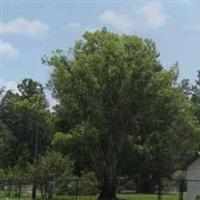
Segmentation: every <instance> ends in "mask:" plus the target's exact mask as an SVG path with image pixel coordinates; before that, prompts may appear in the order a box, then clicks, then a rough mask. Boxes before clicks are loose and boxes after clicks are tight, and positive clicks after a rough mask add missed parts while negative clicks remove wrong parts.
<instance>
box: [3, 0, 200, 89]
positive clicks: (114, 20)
mask: <svg viewBox="0 0 200 200" xmlns="http://www.w3.org/2000/svg"><path fill="white" fill-rule="evenodd" d="M0 1H1V13H0V14H1V19H0V21H1V31H0V42H1V52H0V54H1V71H0V73H1V74H0V80H1V84H3V85H6V87H7V88H9V89H15V88H16V84H17V83H19V82H20V81H21V80H22V79H23V78H25V77H29V78H33V79H35V80H37V81H40V82H41V83H43V84H45V83H46V82H47V81H48V79H49V72H50V70H49V68H48V67H46V66H43V65H42V64H41V59H40V58H41V56H42V55H44V54H47V55H49V54H50V52H51V51H52V50H55V49H57V48H59V49H65V50H67V49H68V47H70V46H72V45H73V44H74V42H75V41H76V40H77V39H79V38H80V37H81V35H82V34H83V33H84V31H86V30H89V31H94V30H96V29H98V28H101V27H103V26H105V27H107V28H108V29H109V30H111V31H114V32H117V33H125V34H137V35H139V36H141V37H148V38H151V39H153V40H154V41H155V42H156V45H157V49H158V51H159V52H160V55H161V56H160V60H161V62H162V64H163V66H164V67H165V68H167V69H168V68H170V67H171V66H172V65H173V64H174V63H175V62H176V61H178V62H179V67H180V78H181V79H182V78H189V79H191V81H192V82H194V80H195V78H196V75H197V71H198V70H200V37H199V35H200V2H198V1H189V0H185V1H178V0H177V1H175V0H174V1H122V0H121V1H109V0H108V1H74V2H73V1H64V0H60V1H59V0H57V1H51V0H49V1H46V0H45V1H43V0H40V1H38V0H35V1H33V0H27V1H24V0H18V1H10V0H0Z"/></svg>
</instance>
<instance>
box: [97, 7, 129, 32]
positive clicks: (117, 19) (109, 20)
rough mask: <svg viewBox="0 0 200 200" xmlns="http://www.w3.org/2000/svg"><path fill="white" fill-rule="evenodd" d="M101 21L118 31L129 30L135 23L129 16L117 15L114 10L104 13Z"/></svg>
mask: <svg viewBox="0 0 200 200" xmlns="http://www.w3.org/2000/svg"><path fill="white" fill-rule="evenodd" d="M100 20H101V21H102V22H104V23H106V24H108V25H111V26H113V27H114V28H116V29H118V30H128V29H130V28H131V27H132V26H133V21H132V19H131V18H130V17H129V16H128V15H125V14H120V15H117V14H116V13H115V12H114V11H112V10H107V11H105V12H104V13H102V15H101V16H100Z"/></svg>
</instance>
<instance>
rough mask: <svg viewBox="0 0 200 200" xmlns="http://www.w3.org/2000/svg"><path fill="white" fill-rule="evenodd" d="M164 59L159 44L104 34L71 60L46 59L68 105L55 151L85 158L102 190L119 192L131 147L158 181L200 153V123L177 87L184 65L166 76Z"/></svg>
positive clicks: (85, 41)
mask: <svg viewBox="0 0 200 200" xmlns="http://www.w3.org/2000/svg"><path fill="white" fill-rule="evenodd" d="M158 56H159V54H158V53H157V51H156V48H155V44H154V43H153V42H152V41H151V40H148V39H141V38H139V37H137V36H134V35H133V36H127V35H117V34H114V33H111V32H109V31H107V30H106V29H102V30H99V31H96V32H93V33H89V32H86V33H85V34H84V35H83V38H82V40H80V41H78V42H77V43H76V44H75V46H74V47H73V48H72V50H71V54H70V55H65V53H64V52H63V51H57V52H55V53H54V54H53V55H52V56H51V57H44V59H43V61H44V62H45V63H46V64H48V65H50V66H52V67H53V71H52V74H51V79H50V81H49V87H50V88H51V89H52V91H53V94H54V96H55V98H56V99H58V100H59V103H60V104H59V105H58V106H57V107H56V115H57V121H56V123H57V126H58V127H59V128H58V131H61V132H63V133H67V134H66V136H64V135H63V134H57V135H56V136H55V137H54V141H53V145H54V146H57V148H58V149H59V145H61V146H62V148H60V150H61V151H62V152H63V151H65V153H67V154H70V155H71V156H72V157H73V158H74V159H75V160H77V159H80V156H79V155H80V152H81V158H83V159H84V162H86V163H88V166H89V168H91V169H93V170H94V172H95V174H96V177H97V179H98V181H99V182H100V183H102V184H103V186H102V188H103V189H102V190H104V188H109V187H115V186H113V185H116V184H115V182H116V181H115V178H116V176H117V173H118V172H117V169H118V168H119V166H118V165H119V163H120V160H119V159H120V155H121V153H126V152H125V151H123V148H124V144H125V142H126V141H128V142H129V144H132V145H133V146H134V147H133V150H134V151H135V152H137V151H138V154H137V155H138V156H139V157H140V158H142V160H141V161H140V163H138V166H140V170H138V171H140V173H141V174H139V176H147V177H148V176H149V175H152V176H153V178H155V182H156V181H158V180H159V178H160V177H163V176H169V175H170V174H171V173H172V172H173V171H174V170H175V169H176V168H177V167H178V166H180V165H181V162H180V158H181V159H182V160H185V159H186V158H187V156H185V155H189V154H191V153H192V152H195V150H197V148H198V145H199V135H200V134H199V133H200V129H199V124H198V121H197V119H196V117H195V116H194V109H193V106H192V103H191V102H190V101H189V99H187V98H185V96H184V95H183V93H182V91H181V90H180V88H179V87H178V85H177V82H176V81H177V78H178V64H176V65H175V66H174V67H173V68H172V69H171V70H169V71H166V70H163V68H162V66H161V65H160V62H159V60H158ZM186 139H187V140H186ZM183 140H184V141H183ZM171 141H173V142H171ZM64 146H65V147H64ZM77 149H80V150H77ZM177 149H178V150H177ZM76 153H77V154H78V155H77V154H76ZM75 154H76V155H75ZM135 160H137V158H136V157H135V154H133V164H134V161H135ZM138 160H139V159H138ZM166 160H167V164H166ZM88 161H89V162H88ZM81 162H83V161H81ZM128 168H129V169H132V168H131V167H130V166H129V167H128ZM103 177H107V178H108V177H109V179H112V180H113V182H112V183H111V184H112V186H109V185H107V186H106V185H105V184H107V182H108V181H107V180H106V179H107V178H105V180H102V179H103ZM143 178H144V177H143ZM107 192H108V191H107ZM108 193H111V192H108Z"/></svg>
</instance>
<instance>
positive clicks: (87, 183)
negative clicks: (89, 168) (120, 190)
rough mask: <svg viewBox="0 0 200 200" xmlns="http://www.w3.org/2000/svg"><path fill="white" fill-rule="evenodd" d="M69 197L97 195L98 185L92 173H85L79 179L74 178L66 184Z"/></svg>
mask: <svg viewBox="0 0 200 200" xmlns="http://www.w3.org/2000/svg"><path fill="white" fill-rule="evenodd" d="M77 186H78V187H77ZM67 191H68V194H69V195H74V194H76V192H77V194H78V195H96V194H98V192H99V190H98V183H97V180H96V177H95V175H94V173H92V172H88V173H85V174H84V175H83V176H82V177H81V178H74V180H72V181H70V182H69V184H68V190H67Z"/></svg>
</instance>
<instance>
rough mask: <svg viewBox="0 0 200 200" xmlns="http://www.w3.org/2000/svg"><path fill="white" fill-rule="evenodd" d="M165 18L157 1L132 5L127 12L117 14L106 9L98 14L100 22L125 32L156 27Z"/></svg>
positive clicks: (165, 19)
mask: <svg viewBox="0 0 200 200" xmlns="http://www.w3.org/2000/svg"><path fill="white" fill-rule="evenodd" d="M167 18H168V17H167V15H166V14H165V13H164V10H163V7H162V5H161V3H159V2H147V3H145V4H143V5H142V6H138V7H134V9H132V10H130V11H129V14H121V13H120V14H118V13H116V12H114V11H112V10H107V11H105V12H103V13H102V14H101V15H100V20H101V22H102V23H104V24H106V25H110V26H112V27H113V28H115V29H117V30H120V31H125V32H127V31H130V30H136V29H137V30H138V29H145V28H151V29H157V28H160V27H161V26H163V25H164V24H165V22H166V21H167Z"/></svg>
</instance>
